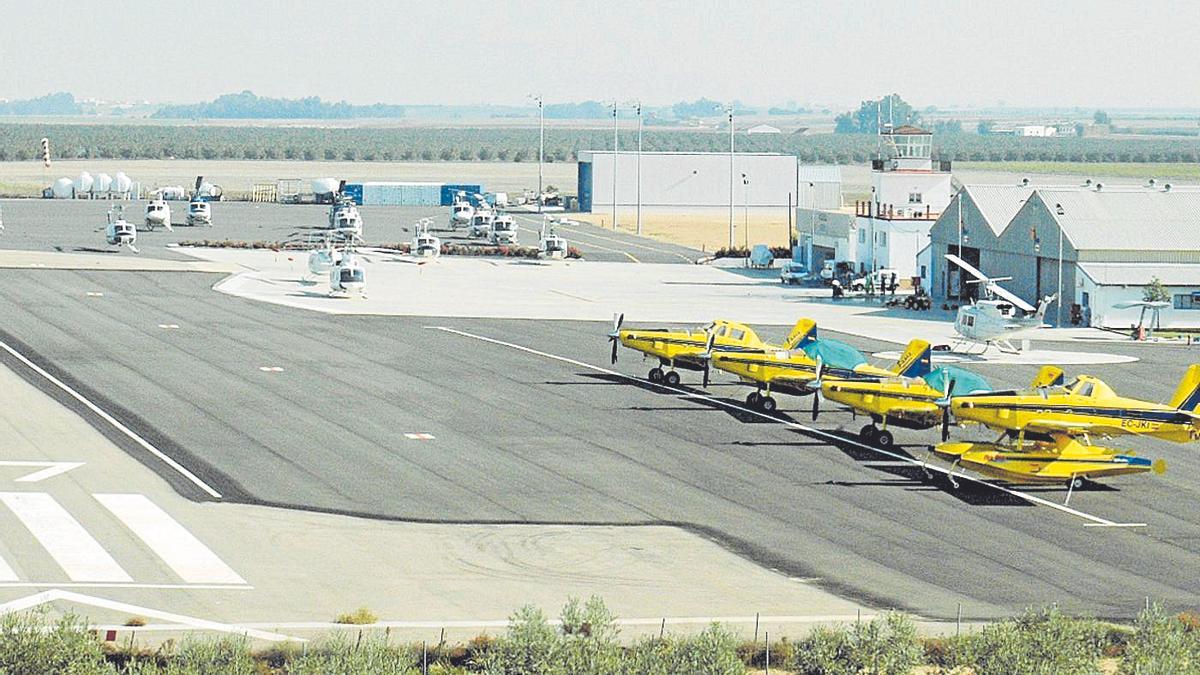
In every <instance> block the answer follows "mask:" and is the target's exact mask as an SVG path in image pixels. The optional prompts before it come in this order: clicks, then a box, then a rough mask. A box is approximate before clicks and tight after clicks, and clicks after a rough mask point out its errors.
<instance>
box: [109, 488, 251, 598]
mask: <svg viewBox="0 0 1200 675" xmlns="http://www.w3.org/2000/svg"><path fill="white" fill-rule="evenodd" d="M92 496H93V497H95V498H96V501H98V502H100V503H101V504H103V505H104V508H106V509H108V510H109V511H111V512H112V514H113V515H114V516H116V517H117V519H118V520H120V521H121V522H122V523H124V524H125V526H126V527H128V528H129V529H130V530H131V531H132V532H133V533H134V534H136V535H137V537H138V539H141V540H142V542H143V543H144V544H146V546H148V547H149V548H150V550H152V551H154V553H155V555H157V556H158V557H159V558H161V559H162V561H163V562H165V563H166V564H167V565H168V566H169V567H170V568H171V569H172V570H174V571H175V574H178V575H179V578H180V579H183V580H184V581H186V582H188V583H193V584H244V583H246V580H245V579H243V578H241V577H240V576H238V574H237V572H234V571H233V569H231V568H230V567H229V566H228V565H226V564H225V562H224V561H223V560H221V559H220V558H218V557H217V554H216V553H213V552H212V550H210V549H209V548H208V547H207V546H205V545H204V544H203V543H201V541H200V540H199V539H197V538H196V537H195V536H194V535H193V534H192V533H191V532H188V531H187V529H185V528H184V527H183V526H182V525H180V524H179V523H178V522H177V521H176V520H175V519H174V518H172V517H171V516H170V515H168V514H167V512H166V511H163V510H162V509H161V508H159V506H158V505H157V504H155V503H154V502H152V501H150V500H149V499H147V498H146V496H145V495H140V494H97V495H92Z"/></svg>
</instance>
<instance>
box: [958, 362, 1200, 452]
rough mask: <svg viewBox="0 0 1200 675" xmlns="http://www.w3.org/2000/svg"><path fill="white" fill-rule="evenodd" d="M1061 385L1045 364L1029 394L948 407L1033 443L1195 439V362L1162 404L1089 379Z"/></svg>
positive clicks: (1199, 378)
mask: <svg viewBox="0 0 1200 675" xmlns="http://www.w3.org/2000/svg"><path fill="white" fill-rule="evenodd" d="M1062 382H1063V372H1062V369H1061V368H1058V367H1056V366H1044V367H1043V368H1042V369H1041V371H1039V373H1038V377H1037V378H1036V379H1035V380H1034V391H1033V392H1022V393H1013V392H1004V393H994V394H991V395H983V396H962V397H959V396H955V397H953V400H952V401H951V403H950V409H951V412H952V413H953V414H954V417H955V418H957V419H959V420H965V421H968V422H975V423H977V424H982V425H985V426H987V427H989V428H991V429H995V430H996V431H1002V432H1005V433H1006V434H1008V435H1009V436H1021V437H1025V438H1031V439H1035V440H1047V439H1048V438H1049V437H1051V436H1055V435H1067V436H1090V435H1095V436H1150V437H1153V438H1160V439H1162V440H1166V441H1174V442H1176V443H1187V442H1189V441H1195V440H1200V415H1198V414H1197V411H1196V410H1197V407H1200V364H1193V365H1192V366H1189V367H1188V369H1187V372H1186V373H1185V374H1184V376H1183V379H1182V380H1180V382H1179V386H1178V387H1176V389H1175V394H1174V395H1173V396H1172V397H1171V401H1170V403H1168V404H1166V405H1163V404H1161V403H1151V402H1149V401H1141V400H1138V399H1134V398H1126V397H1123V396H1118V395H1117V393H1116V392H1115V391H1113V390H1112V388H1111V387H1109V386H1108V385H1107V384H1105V383H1104V382H1102V381H1101V380H1099V379H1098V378H1095V377H1092V376H1090V375H1080V376H1079V377H1077V378H1075V380H1074V381H1072V382H1070V383H1069V384H1066V385H1063V384H1062Z"/></svg>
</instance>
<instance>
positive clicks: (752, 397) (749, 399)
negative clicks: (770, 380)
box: [746, 391, 762, 408]
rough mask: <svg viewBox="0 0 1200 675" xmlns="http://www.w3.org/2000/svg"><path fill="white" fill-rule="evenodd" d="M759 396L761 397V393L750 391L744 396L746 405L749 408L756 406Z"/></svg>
mask: <svg viewBox="0 0 1200 675" xmlns="http://www.w3.org/2000/svg"><path fill="white" fill-rule="evenodd" d="M761 398H762V395H761V394H759V393H758V392H757V391H752V392H750V394H749V395H747V396H746V405H748V406H750V407H751V408H757V407H758V401H759V399H761Z"/></svg>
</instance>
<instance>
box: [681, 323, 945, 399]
mask: <svg viewBox="0 0 1200 675" xmlns="http://www.w3.org/2000/svg"><path fill="white" fill-rule="evenodd" d="M792 333H793V335H797V334H798V335H799V338H798V339H797V340H795V341H793V342H792V343H791V344H790V346H788V348H786V349H764V350H760V351H756V352H734V351H729V350H726V349H724V348H719V347H717V345H715V344H714V345H712V347H711V348H710V349H708V350H706V353H705V354H704V355H703V356H706V357H707V358H706V362H711V363H712V365H713V366H714V367H715V368H717V369H719V370H723V371H725V372H727V373H732V374H734V375H737V376H738V378H740V379H741V380H742V381H743V382H745V383H747V384H751V385H754V387H755V390H754V391H752V392H750V394H749V395H748V396H747V397H746V404H747V405H749V406H751V407H754V408H759V409H761V410H763V411H766V412H771V411H773V410H775V409H776V408H777V407H778V404H777V403H776V401H775V399H774V398H772V397H771V392H772V391H775V392H782V393H785V394H792V395H794V396H808V395H810V394H812V393H813V392H814V391H816V390H817V389H819V388H820V378H824V377H828V378H831V379H836V380H854V381H859V380H862V381H870V382H878V381H879V380H880V379H883V378H889V377H895V376H896V375H909V376H915V374H916V373H918V371H919V369H920V368H922V366H921V365H920V363H921V359H920V358H919V350H918V351H917V352H914V351H913V347H912V346H911V345H910V348H909V349H908V350H906V351H905V354H904V356H903V357H902V358H901V359H900V361H899V362H898V363H897V364H896V366H894V367H893V368H892V369H890V370H889V369H885V368H879V367H877V366H872V365H871V364H869V363H867V359H866V357H864V356H863V355H862V352H860V351H858V350H857V349H855V348H854V347H851V346H850V345H848V344H846V343H845V342H842V341H841V340H832V339H829V338H819V339H818V338H817V324H816V322H814V321H812V320H811V319H801V320H800V321H799V322H797V323H796V328H793V329H792ZM926 347H928V344H926ZM714 350H715V351H714ZM924 362H925V363H926V364H927V363H928V358H927V357H926V359H925V361H924ZM706 372H707V371H706ZM814 383H815V384H814ZM705 384H706V385H707V384H708V382H707V378H705ZM816 405H817V403H816V402H815V401H814V409H815V406H816Z"/></svg>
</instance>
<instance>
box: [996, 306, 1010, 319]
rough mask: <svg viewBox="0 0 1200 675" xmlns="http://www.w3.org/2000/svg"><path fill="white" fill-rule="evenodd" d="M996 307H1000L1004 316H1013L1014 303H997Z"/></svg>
mask: <svg viewBox="0 0 1200 675" xmlns="http://www.w3.org/2000/svg"><path fill="white" fill-rule="evenodd" d="M996 309H999V310H1000V313H1001V314H1002V315H1004V316H1012V309H1013V306H1012V305H1008V304H999V305H996Z"/></svg>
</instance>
